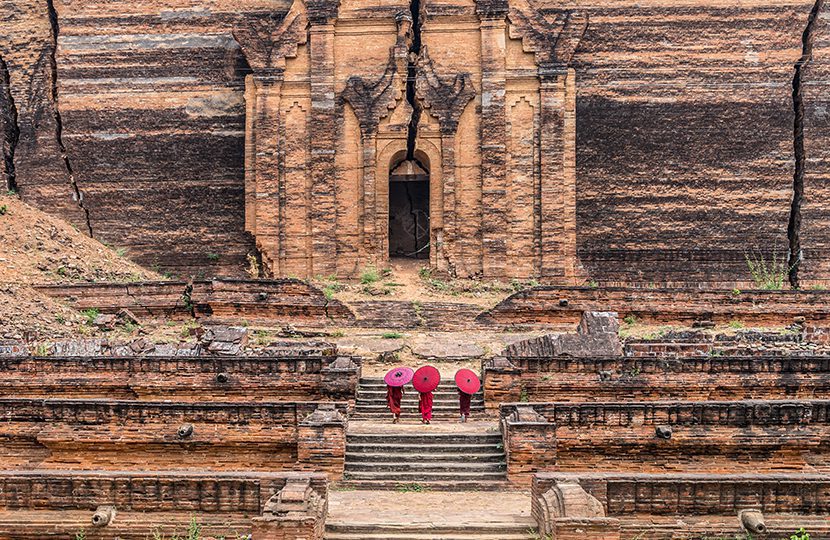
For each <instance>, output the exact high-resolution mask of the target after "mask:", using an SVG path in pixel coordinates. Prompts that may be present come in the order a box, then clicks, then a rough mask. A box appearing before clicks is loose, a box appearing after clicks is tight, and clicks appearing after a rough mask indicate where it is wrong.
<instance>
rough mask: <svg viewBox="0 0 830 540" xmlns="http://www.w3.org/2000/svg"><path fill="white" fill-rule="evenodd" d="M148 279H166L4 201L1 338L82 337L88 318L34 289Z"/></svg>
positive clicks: (0, 219) (0, 214)
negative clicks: (39, 286)
mask: <svg viewBox="0 0 830 540" xmlns="http://www.w3.org/2000/svg"><path fill="white" fill-rule="evenodd" d="M147 279H161V276H159V275H158V274H156V273H154V272H150V271H148V270H146V269H144V268H142V267H141V266H138V265H137V264H135V263H132V262H130V261H129V260H127V259H126V258H124V257H123V256H121V255H120V254H119V253H118V252H117V251H116V250H113V249H110V248H109V247H107V246H105V245H104V244H102V243H100V242H98V241H97V240H93V239H92V238H89V237H88V236H86V235H84V234H82V233H81V232H79V231H77V230H76V229H75V228H74V227H73V226H72V225H70V224H68V223H66V222H65V221H63V220H60V219H58V218H55V217H53V216H50V215H48V214H46V213H44V212H41V211H39V210H37V209H35V208H33V207H31V206H29V205H27V204H25V203H23V202H21V201H20V199H18V198H17V197H16V196H9V195H0V338H3V337H6V338H15V339H20V338H21V337H24V334H28V335H34V336H37V335H40V334H44V333H45V334H49V335H70V334H79V333H81V331H79V328H80V327H82V325H83V322H84V321H85V320H86V319H85V317H83V316H82V315H81V314H79V313H77V312H76V311H74V310H72V309H69V308H67V307H65V306H63V305H61V304H60V303H58V302H55V301H54V300H51V299H50V298H47V297H46V296H44V295H42V294H40V293H38V292H36V291H34V290H33V289H32V288H31V287H30V285H32V284H50V283H76V282H85V281H108V280H112V281H139V280H147Z"/></svg>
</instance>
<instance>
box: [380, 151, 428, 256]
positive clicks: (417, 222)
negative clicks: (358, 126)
mask: <svg viewBox="0 0 830 540" xmlns="http://www.w3.org/2000/svg"><path fill="white" fill-rule="evenodd" d="M429 235H430V228H429V169H428V168H427V167H426V166H424V165H423V164H422V163H420V162H419V161H417V160H404V161H402V162H400V163H398V164H397V165H396V166H394V167H392V170H391V171H390V172H389V256H390V257H401V258H409V259H429Z"/></svg>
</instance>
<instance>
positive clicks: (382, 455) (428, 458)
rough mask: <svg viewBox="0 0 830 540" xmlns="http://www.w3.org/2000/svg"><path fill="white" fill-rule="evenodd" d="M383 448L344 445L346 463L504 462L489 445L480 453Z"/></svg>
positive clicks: (501, 456) (502, 455) (499, 454)
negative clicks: (425, 451) (427, 451)
mask: <svg viewBox="0 0 830 540" xmlns="http://www.w3.org/2000/svg"><path fill="white" fill-rule="evenodd" d="M384 450H385V448H376V447H366V448H363V449H360V450H356V449H354V448H349V447H346V463H347V464H348V463H357V462H371V463H375V464H377V463H383V462H395V463H406V462H407V461H415V462H420V463H452V462H457V461H466V462H475V463H502V462H504V453H502V452H497V451H495V450H494V449H493V448H491V447H487V448H486V450H485V451H482V452H480V453H470V452H467V451H466V450H465V449H461V451H460V452H452V451H449V450H445V451H443V452H432V451H430V453H423V452H417V453H413V452H405V453H403V452H385V451H384Z"/></svg>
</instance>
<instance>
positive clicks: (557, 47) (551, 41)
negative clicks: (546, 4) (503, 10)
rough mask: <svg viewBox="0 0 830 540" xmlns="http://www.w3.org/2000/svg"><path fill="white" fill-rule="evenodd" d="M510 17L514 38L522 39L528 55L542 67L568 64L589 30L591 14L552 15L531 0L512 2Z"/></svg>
mask: <svg viewBox="0 0 830 540" xmlns="http://www.w3.org/2000/svg"><path fill="white" fill-rule="evenodd" d="M508 18H509V20H510V25H509V29H510V37H511V38H513V39H521V40H522V47H523V48H524V50H525V52H532V53H534V54H535V55H536V63H537V64H539V65H540V66H549V65H558V66H566V65H568V64H569V63H570V62H571V59H572V58H573V55H574V52H575V51H576V48H577V47H578V46H579V42H580V41H581V40H582V36H584V35H585V31H586V30H587V29H588V14H587V13H583V12H581V11H574V10H563V11H557V12H550V11H547V10H544V9H542V8H540V7H538V6H535V5H533V3H532V1H531V0H511V2H510V9H509V10H508Z"/></svg>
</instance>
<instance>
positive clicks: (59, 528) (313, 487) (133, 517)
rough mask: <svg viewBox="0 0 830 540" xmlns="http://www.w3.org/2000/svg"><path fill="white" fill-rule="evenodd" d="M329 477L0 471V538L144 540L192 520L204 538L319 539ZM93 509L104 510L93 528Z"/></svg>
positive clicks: (181, 528) (177, 530)
mask: <svg viewBox="0 0 830 540" xmlns="http://www.w3.org/2000/svg"><path fill="white" fill-rule="evenodd" d="M327 505H328V480H327V479H326V476H325V475H324V474H316V473H297V472H285V473H264V472H263V473H250V472H246V473H235V472H210V473H205V472H148V471H135V472H124V471H106V472H104V471H72V472H67V471H44V470H28V471H3V472H0V538H13V539H14V540H43V539H45V538H56V539H57V538H74V537H75V534H77V533H78V532H79V531H80V530H81V529H83V530H85V531H86V533H87V537H88V538H106V539H112V538H120V539H121V540H145V539H146V538H152V535H153V532H155V531H156V530H159V531H161V532H162V533H164V534H165V535H166V537H168V538H169V537H170V536H171V535H172V534H174V533H177V534H183V533H184V531H186V530H187V525H188V522H189V521H190V519H191V518H192V517H195V518H196V519H197V521H198V522H199V523H201V524H202V526H203V528H202V535H203V536H204V537H222V536H224V537H228V538H236V537H238V536H239V535H247V534H250V533H251V531H252V530H253V531H254V538H256V540H300V539H303V540H319V539H321V538H322V531H323V529H324V527H325V520H326V514H327V510H328V506H327ZM96 512H103V513H104V515H102V516H101V519H100V520H99V523H98V525H93V516H94V515H95V514H96Z"/></svg>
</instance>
